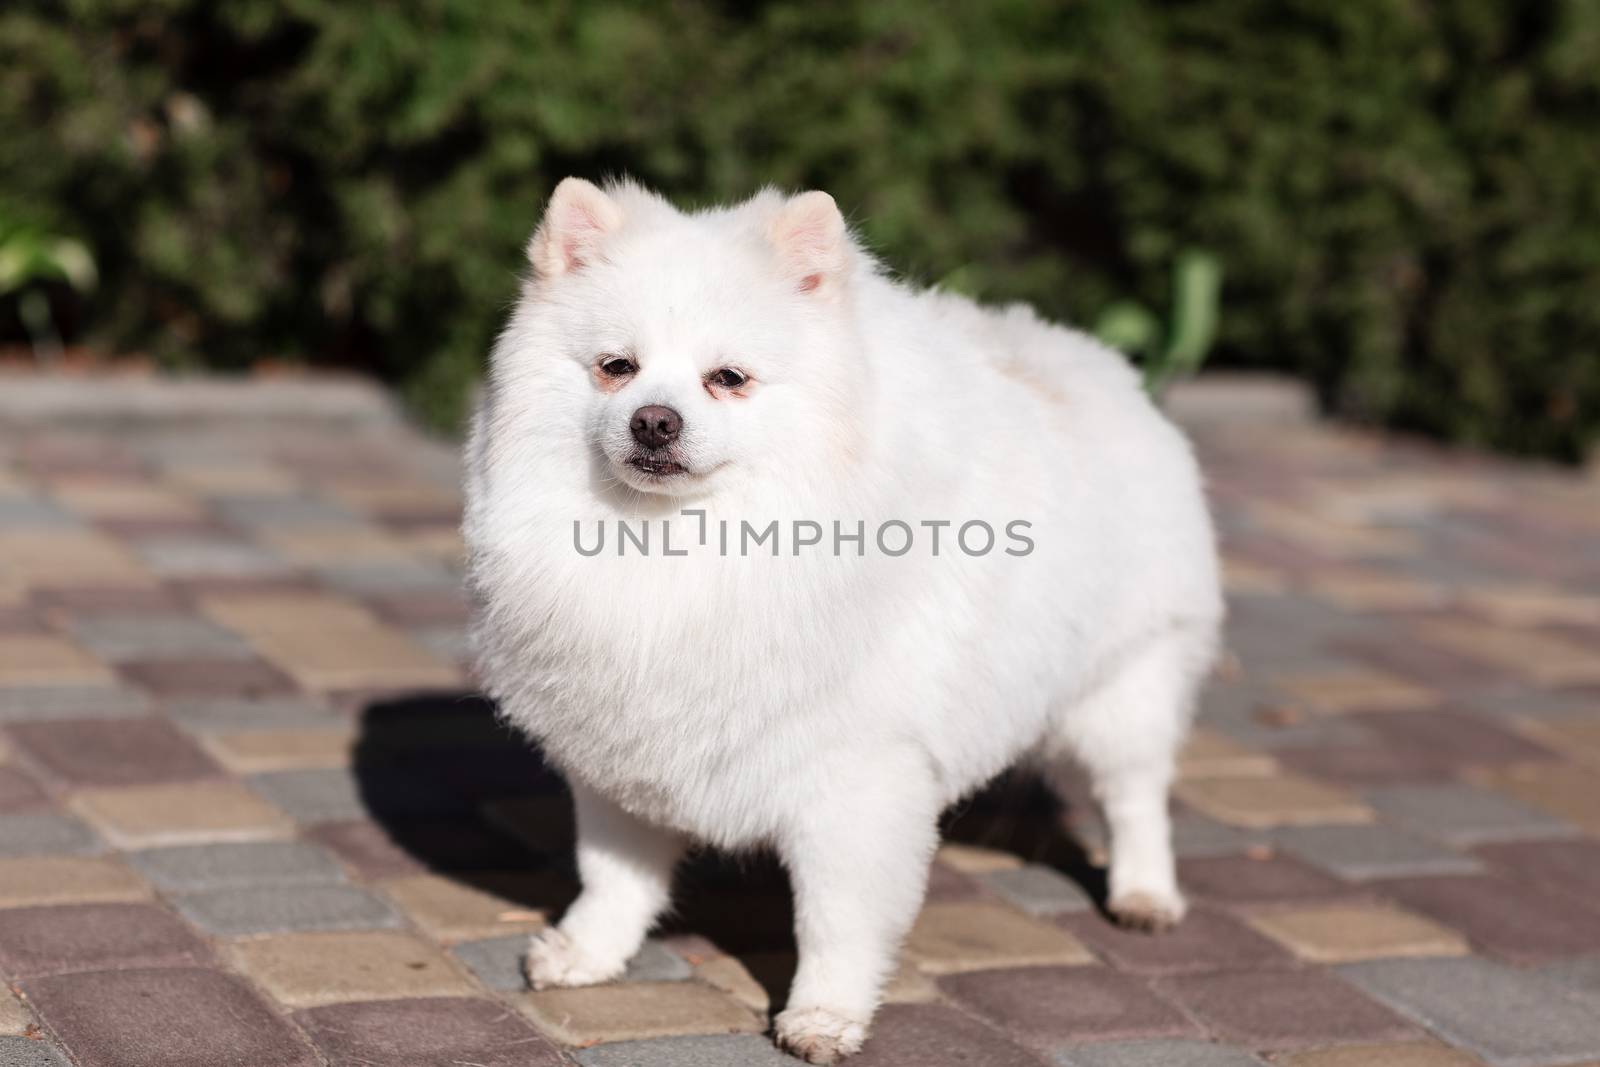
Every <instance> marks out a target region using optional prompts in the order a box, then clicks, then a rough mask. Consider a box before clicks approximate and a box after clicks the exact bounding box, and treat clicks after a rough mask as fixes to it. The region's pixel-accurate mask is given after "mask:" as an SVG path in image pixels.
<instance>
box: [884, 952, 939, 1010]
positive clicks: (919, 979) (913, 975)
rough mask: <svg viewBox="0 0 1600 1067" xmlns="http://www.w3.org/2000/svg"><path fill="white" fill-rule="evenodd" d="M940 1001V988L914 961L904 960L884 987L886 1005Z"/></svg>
mask: <svg viewBox="0 0 1600 1067" xmlns="http://www.w3.org/2000/svg"><path fill="white" fill-rule="evenodd" d="M938 999H939V987H938V986H936V985H934V983H933V979H932V978H930V977H929V976H928V974H927V972H925V971H923V970H922V969H921V968H920V967H918V966H917V964H916V962H915V961H914V960H910V959H902V960H901V961H900V963H899V965H898V966H897V967H896V968H895V972H894V974H893V975H891V976H890V977H889V982H888V984H887V985H885V986H884V987H883V1000H884V1003H886V1004H926V1003H928V1002H929V1001H932V1000H938Z"/></svg>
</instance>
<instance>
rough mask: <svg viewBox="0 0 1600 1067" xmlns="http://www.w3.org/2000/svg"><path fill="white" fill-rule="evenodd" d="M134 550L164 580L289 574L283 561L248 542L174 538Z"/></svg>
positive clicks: (164, 539) (144, 545)
mask: <svg viewBox="0 0 1600 1067" xmlns="http://www.w3.org/2000/svg"><path fill="white" fill-rule="evenodd" d="M133 547H134V548H135V550H136V551H137V552H138V553H139V555H140V556H142V557H143V558H144V561H145V563H146V564H148V565H149V567H150V569H151V570H153V571H155V572H156V573H157V574H159V575H161V576H162V577H164V578H252V577H260V576H265V575H280V574H284V573H286V572H287V571H289V570H290V567H289V565H288V564H287V563H286V562H285V561H284V560H283V559H282V558H281V557H279V556H278V555H276V554H275V553H272V552H269V551H267V550H266V549H265V548H262V547H261V546H259V545H254V544H251V543H250V542H248V541H231V540H225V539H222V538H205V537H171V538H161V539H159V540H157V539H152V540H148V541H140V542H138V543H137V544H136V545H134V546H133Z"/></svg>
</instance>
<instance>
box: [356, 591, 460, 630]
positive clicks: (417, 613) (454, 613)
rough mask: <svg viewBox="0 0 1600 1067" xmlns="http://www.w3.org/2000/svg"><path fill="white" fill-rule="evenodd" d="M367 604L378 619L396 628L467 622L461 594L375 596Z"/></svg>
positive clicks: (404, 592)
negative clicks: (390, 623)
mask: <svg viewBox="0 0 1600 1067" xmlns="http://www.w3.org/2000/svg"><path fill="white" fill-rule="evenodd" d="M366 602H367V603H368V604H369V605H371V606H372V609H373V610H374V611H375V612H376V613H377V615H378V616H379V617H380V618H383V619H386V620H388V621H389V622H392V623H395V624H396V625H398V626H442V625H446V624H452V623H453V624H461V623H465V622H466V621H467V615H468V611H469V609H468V605H467V600H466V597H465V596H464V595H463V594H461V593H443V592H433V591H426V590H425V591H415V592H412V591H407V590H400V591H397V592H392V593H375V594H371V595H369V596H367V597H366Z"/></svg>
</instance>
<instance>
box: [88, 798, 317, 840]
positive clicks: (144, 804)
mask: <svg viewBox="0 0 1600 1067" xmlns="http://www.w3.org/2000/svg"><path fill="white" fill-rule="evenodd" d="M68 806H69V807H71V808H72V809H73V810H74V811H76V812H77V813H78V814H79V815H82V816H83V817H84V818H85V819H88V820H89V821H90V822H91V823H93V824H94V825H95V826H96V827H97V828H98V829H99V830H100V832H101V833H102V834H103V835H105V837H106V838H107V839H108V840H110V841H111V842H112V843H113V844H115V845H117V846H118V847H121V848H152V847H155V846H158V845H184V844H198V843H200V842H209V841H261V840H268V839H271V838H278V837H287V836H289V835H290V834H292V833H293V832H294V823H293V822H292V821H291V820H290V819H289V817H288V816H287V815H285V814H284V813H283V812H281V811H279V810H278V809H277V808H275V807H273V806H272V805H271V804H269V803H267V802H266V801H265V800H262V799H261V798H260V797H258V796H256V795H255V794H254V793H252V792H251V791H250V790H248V789H246V788H245V787H244V786H243V785H239V784H237V783H234V782H198V783H191V784H182V785H152V786H137V787H132V788H126V789H88V790H84V791H82V792H80V793H78V794H76V795H75V796H73V797H72V798H71V799H70V800H69V801H68Z"/></svg>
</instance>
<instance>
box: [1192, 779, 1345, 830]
mask: <svg viewBox="0 0 1600 1067" xmlns="http://www.w3.org/2000/svg"><path fill="white" fill-rule="evenodd" d="M1174 791H1175V792H1176V793H1177V795H1178V796H1179V797H1180V798H1181V799H1182V800H1183V802H1184V803H1185V804H1188V805H1190V806H1191V807H1193V808H1195V809H1196V810H1198V811H1199V812H1200V813H1201V814H1204V815H1209V816H1211V817H1212V818H1213V819H1217V820H1219V821H1221V822H1225V823H1229V824H1231V825H1234V826H1245V827H1252V828H1259V827H1268V826H1302V825H1307V824H1312V823H1364V822H1371V821H1372V820H1373V812H1372V809H1371V808H1369V807H1367V805H1365V804H1363V803H1362V802H1361V801H1359V800H1357V799H1356V797H1355V796H1354V795H1353V794H1351V793H1349V792H1346V791H1345V790H1343V789H1338V788H1335V787H1334V786H1329V785H1322V784H1321V783H1319V782H1313V781H1311V780H1310V779H1307V778H1301V777H1299V776H1297V775H1292V774H1277V775H1269V776H1259V775H1258V776H1254V777H1243V778H1205V779H1200V780H1198V781H1184V782H1179V783H1178V784H1177V786H1176V787H1175V789H1174Z"/></svg>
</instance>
